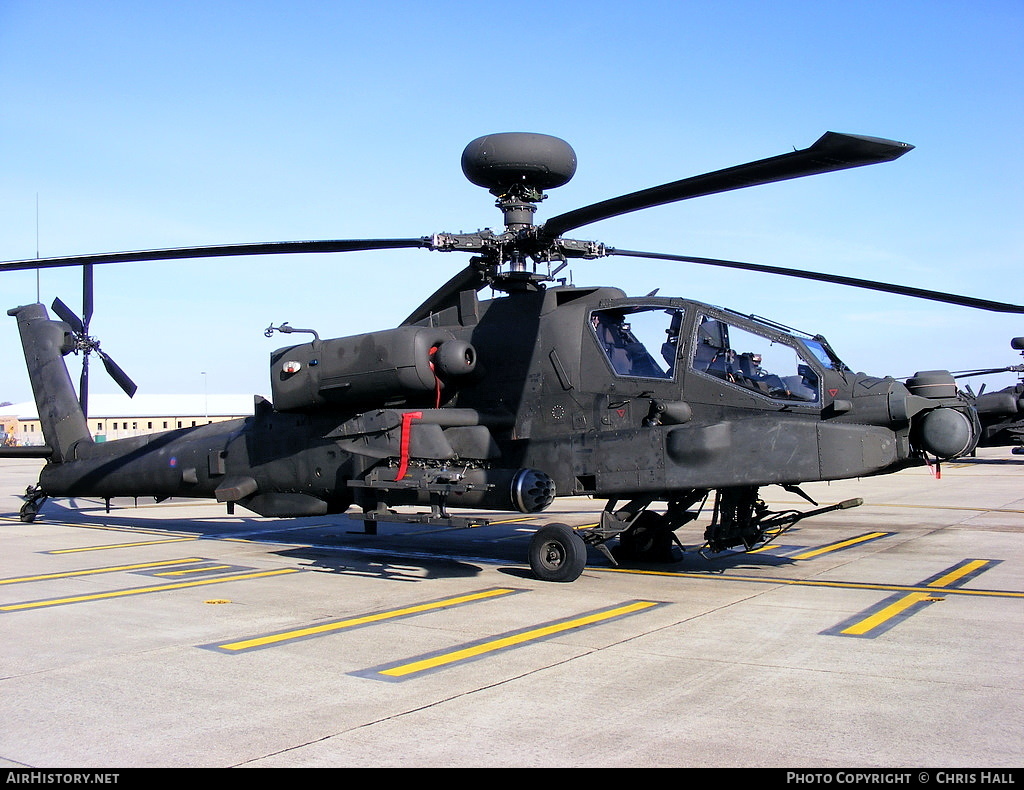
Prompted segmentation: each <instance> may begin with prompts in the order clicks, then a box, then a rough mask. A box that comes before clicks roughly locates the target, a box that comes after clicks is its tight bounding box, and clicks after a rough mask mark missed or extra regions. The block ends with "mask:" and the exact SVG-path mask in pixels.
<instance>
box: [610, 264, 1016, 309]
mask: <svg viewBox="0 0 1024 790" xmlns="http://www.w3.org/2000/svg"><path fill="white" fill-rule="evenodd" d="M605 252H606V253H607V254H608V255H621V256H625V257H627V258H654V259H657V260H663V261H681V262H683V263H699V264H704V265H707V266H723V267H725V268H727V269H743V270H744V271H748V272H763V273H764V274H780V275H782V276H784V277H798V278H800V279H803V280H815V281H817V282H823V283H833V284H835V285H849V286H852V287H854V288H866V289H868V290H870V291H882V292H883V293H890V294H897V295H899V296H912V297H914V298H916V299H928V300H930V301H933V302H945V303H946V304H955V305H959V306H960V307H972V308H975V309H977V310H990V311H992V312H995V313H1024V305H1018V304H1008V303H1005V302H993V301H990V300H988V299H977V298H975V297H973V296H958V295H957V294H949V293H943V292H942V291H929V290H926V289H924V288H914V287H912V286H909V285H892V284H889V283H882V282H876V281H875V280H861V279H859V278H857V277H845V276H843V275H841V274H823V273H821V272H809V271H805V270H803V269H787V268H785V267H782V266H767V265H765V264H761V263H743V262H741V261H725V260H720V259H718V258H695V257H692V256H689V255H668V254H665V253H660V252H639V251H637V250H617V249H614V248H606V249H605Z"/></svg>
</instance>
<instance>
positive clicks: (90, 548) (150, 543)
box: [43, 538, 198, 554]
mask: <svg viewBox="0 0 1024 790" xmlns="http://www.w3.org/2000/svg"><path fill="white" fill-rule="evenodd" d="M190 540H198V538H170V539H168V540H145V541H140V542H139V543H108V544H106V545H104V546H83V547H82V548H78V549H54V550H53V551H46V552H43V553H44V554H78V553H79V552H83V551H106V550H107V549H132V548H135V547H136V546H159V545H160V544H162V543H185V542H187V541H190Z"/></svg>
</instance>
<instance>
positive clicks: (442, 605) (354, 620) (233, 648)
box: [216, 587, 521, 652]
mask: <svg viewBox="0 0 1024 790" xmlns="http://www.w3.org/2000/svg"><path fill="white" fill-rule="evenodd" d="M516 592H521V591H520V590H516V589H513V588H511V587H497V588H494V589H491V590H481V591H479V592H474V593H467V594H466V595H458V596H455V597H453V598H443V599H441V600H439V601H430V602H427V603H421V604H415V605H413V606H403V607H400V608H398V609H389V610H387V611H384V612H375V613H374V614H366V615H360V616H358V617H349V618H346V619H344V620H335V621H334V622H330V623H321V624H320V625H314V626H309V627H306V628H296V629H294V630H290V631H282V632H280V633H276V634H267V635H265V636H258V637H253V638H252V639H243V640H240V641H238V642H228V643H226V644H222V645H216V647H217V648H218V649H220V650H228V651H230V652H240V651H243V650H252V649H254V648H258V647H267V646H269V645H275V644H279V643H281V642H288V641H292V640H295V639H304V638H307V637H311V636H322V635H323V634H329V633H333V632H335V631H342V630H345V629H348V628H357V627H359V626H364V625H371V624H373V623H381V622H384V621H386V620H393V619H395V618H399V617H409V616H411V615H417V614H423V613H425V612H433V611H437V610H440V609H447V608H450V607H453V606H461V605H462V604H467V603H476V602H477V601H485V600H490V599H491V598H498V597H500V596H504V595H510V594H512V593H516Z"/></svg>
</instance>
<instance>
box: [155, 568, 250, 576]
mask: <svg viewBox="0 0 1024 790" xmlns="http://www.w3.org/2000/svg"><path fill="white" fill-rule="evenodd" d="M231 567H233V566H231V565H203V566H201V567H199V568H186V569H185V570H183V571H162V572H161V573H154V574H153V575H154V576H187V575H188V574H190V573H205V572H206V571H223V570H226V569H227V568H231Z"/></svg>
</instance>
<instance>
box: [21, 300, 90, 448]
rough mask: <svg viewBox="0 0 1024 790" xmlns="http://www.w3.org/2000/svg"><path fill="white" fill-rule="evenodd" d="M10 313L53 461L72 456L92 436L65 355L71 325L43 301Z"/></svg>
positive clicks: (70, 342)
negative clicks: (52, 315)
mask: <svg viewBox="0 0 1024 790" xmlns="http://www.w3.org/2000/svg"><path fill="white" fill-rule="evenodd" d="M7 315H10V316H14V317H16V318H17V319H18V330H19V332H20V333H21V346H22V349H23V350H24V352H25V363H26V365H27V366H28V376H29V381H30V382H31V384H32V394H33V395H34V396H35V401H36V409H37V410H38V412H39V422H40V424H41V425H42V429H43V438H44V439H45V440H46V444H47V446H48V447H49V448H50V449H51V450H52V451H53V452H52V455H51V456H50V461H51V462H60V461H69V460H72V459H73V458H74V452H75V445H76V444H80V443H81V442H86V443H89V444H91V443H92V436H91V435H90V433H89V427H88V425H87V424H86V421H85V415H84V414H82V407H81V404H79V402H78V396H77V394H76V393H75V387H74V385H73V384H72V383H71V376H70V375H69V374H68V368H67V365H65V364H64V359H63V357H64V355H65V354H68V353H70V352H71V350H72V349H73V348H74V341H73V340H72V338H71V327H69V326H68V325H67V324H65V323H64V322H63V321H51V320H50V316H49V314H48V313H47V312H46V308H45V307H44V306H43V305H41V304H30V305H23V306H21V307H15V308H13V309H11V310H8V311H7Z"/></svg>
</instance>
